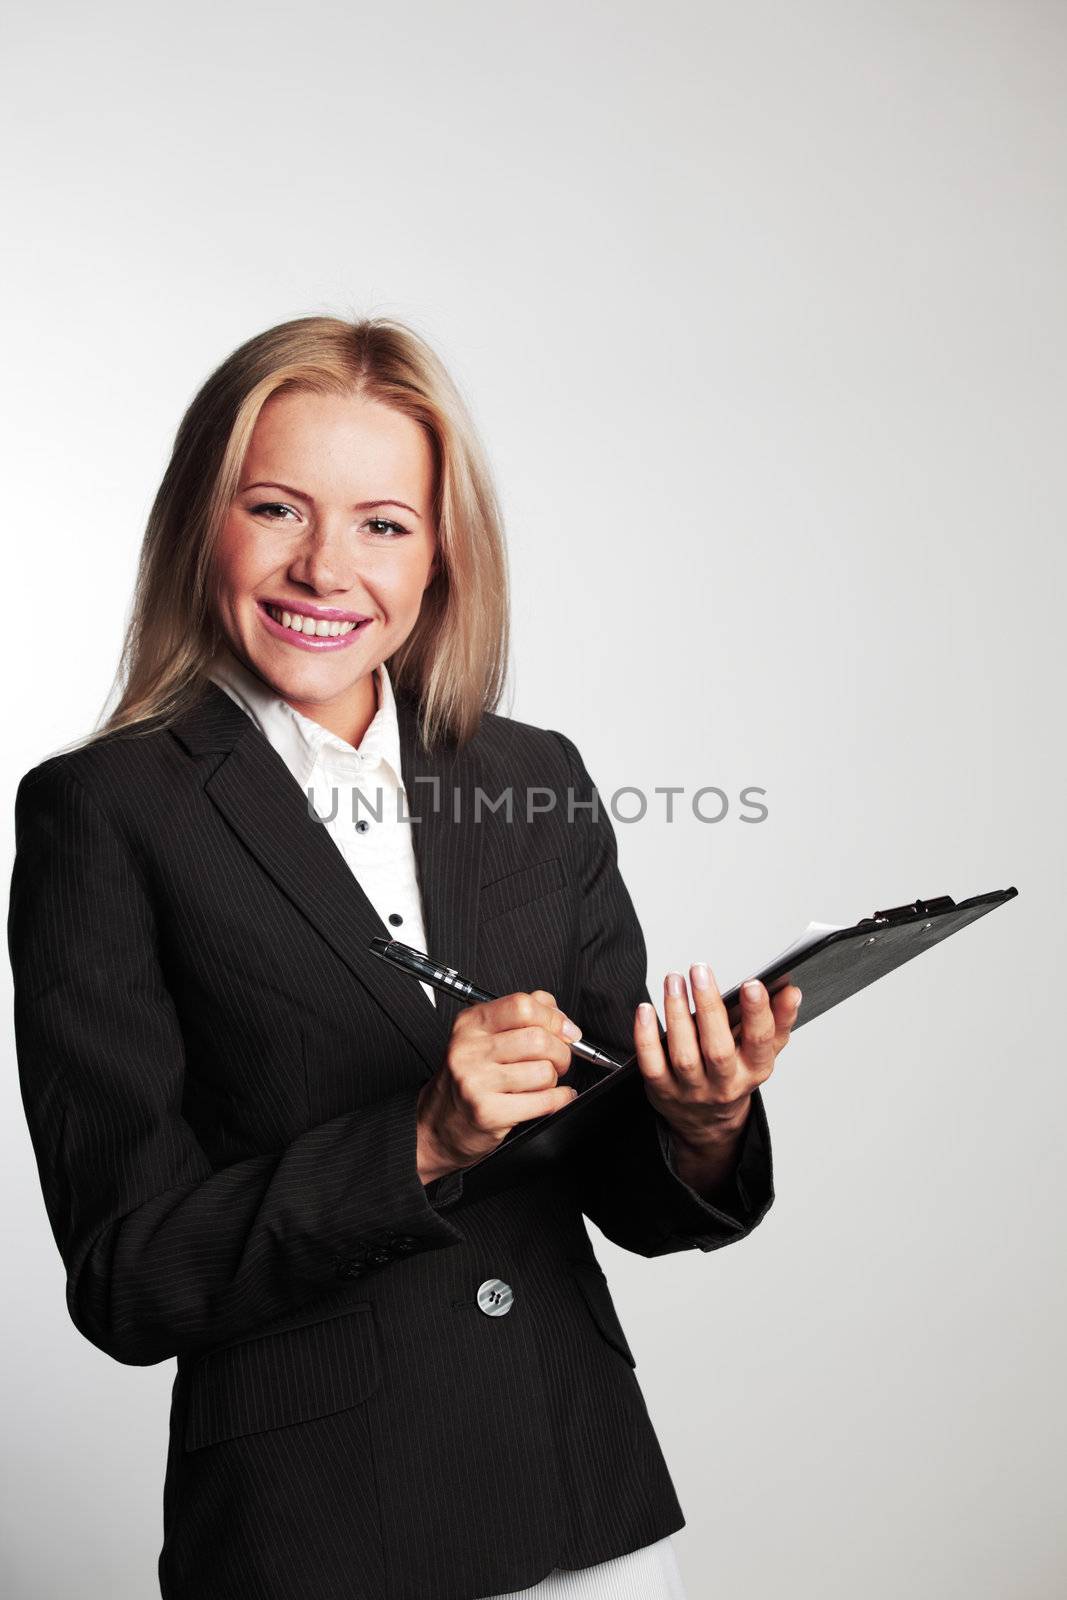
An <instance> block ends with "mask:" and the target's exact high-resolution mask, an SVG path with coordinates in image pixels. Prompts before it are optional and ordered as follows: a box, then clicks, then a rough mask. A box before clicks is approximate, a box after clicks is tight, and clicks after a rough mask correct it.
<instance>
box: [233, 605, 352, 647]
mask: <svg viewBox="0 0 1067 1600" xmlns="http://www.w3.org/2000/svg"><path fill="white" fill-rule="evenodd" d="M256 609H257V611H258V612H259V615H260V616H261V617H262V619H263V622H264V624H265V626H266V627H267V629H268V630H269V631H270V632H271V633H272V634H274V636H275V638H281V639H284V640H285V641H286V643H287V644H293V645H296V646H298V647H299V648H302V649H305V650H331V649H332V650H336V649H339V648H343V647H344V646H345V645H347V644H350V643H351V642H352V640H353V639H354V638H355V637H356V635H357V634H360V633H363V632H364V631H365V630H366V628H367V627H368V625H369V624H370V623H371V622H372V621H373V620H374V619H373V618H372V617H366V616H364V615H363V614H362V613H361V612H359V611H341V610H338V608H337V607H336V606H311V605H308V604H307V603H306V602H303V601H301V602H296V601H288V602H282V601H275V600H257V601H256Z"/></svg>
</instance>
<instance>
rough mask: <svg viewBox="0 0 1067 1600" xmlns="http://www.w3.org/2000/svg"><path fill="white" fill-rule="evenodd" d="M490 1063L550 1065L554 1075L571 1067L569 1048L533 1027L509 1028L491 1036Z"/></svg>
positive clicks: (545, 1029)
mask: <svg viewBox="0 0 1067 1600" xmlns="http://www.w3.org/2000/svg"><path fill="white" fill-rule="evenodd" d="M491 1048H492V1059H493V1061H494V1063H496V1064H498V1065H507V1064H508V1063H510V1062H513V1061H550V1062H551V1063H552V1065H553V1067H554V1068H555V1069H556V1071H557V1072H560V1073H562V1072H566V1070H567V1068H568V1067H569V1066H570V1064H571V1052H570V1046H569V1045H567V1044H565V1043H564V1041H563V1040H562V1039H561V1038H559V1036H558V1035H557V1034H555V1033H553V1032H552V1030H551V1029H549V1028H544V1027H540V1026H538V1025H536V1024H532V1025H531V1026H530V1027H528V1028H508V1029H507V1030H506V1031H505V1032H503V1033H498V1034H496V1035H495V1036H494V1038H493V1042H492V1047H491Z"/></svg>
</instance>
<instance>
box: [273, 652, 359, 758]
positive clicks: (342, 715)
mask: <svg viewBox="0 0 1067 1600" xmlns="http://www.w3.org/2000/svg"><path fill="white" fill-rule="evenodd" d="M286 699H287V700H288V701H289V704H290V705H291V706H292V708H293V710H294V711H299V712H301V713H302V715H304V716H305V717H310V718H311V720H312V722H317V723H318V724H319V726H320V727H323V728H326V729H327V730H328V732H330V733H335V734H336V735H337V737H338V738H339V739H344V740H345V742H346V743H347V744H350V745H352V747H353V748H354V749H358V747H359V745H360V744H362V742H363V736H364V734H365V733H366V731H367V729H368V728H369V727H370V725H371V723H372V722H373V721H374V718H375V717H376V716H377V714H378V708H379V706H380V705H381V694H380V692H379V687H378V671H377V669H375V670H374V671H373V672H368V673H366V674H365V675H364V676H363V677H362V678H360V679H359V680H358V682H356V683H354V684H353V685H352V687H351V689H349V690H348V692H347V694H345V695H342V696H341V697H339V698H338V699H337V700H330V701H328V702H327V703H326V704H324V705H323V704H308V703H307V702H305V701H301V700H292V699H290V698H289V696H288V695H287V696H286Z"/></svg>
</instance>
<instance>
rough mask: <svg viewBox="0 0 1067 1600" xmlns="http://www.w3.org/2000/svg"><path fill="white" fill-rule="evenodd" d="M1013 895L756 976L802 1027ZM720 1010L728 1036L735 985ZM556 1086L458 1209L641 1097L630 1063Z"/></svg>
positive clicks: (820, 948)
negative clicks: (793, 993) (562, 1095)
mask: <svg viewBox="0 0 1067 1600" xmlns="http://www.w3.org/2000/svg"><path fill="white" fill-rule="evenodd" d="M1017 894H1018V890H1017V889H1014V888H1011V889H997V890H994V891H992V892H991V893H989V894H979V895H975V896H973V898H972V899H970V900H961V901H960V902H959V904H956V902H955V901H953V899H952V898H951V896H950V895H941V896H940V897H938V898H937V899H934V900H915V901H913V902H912V903H911V904H910V905H906V906H891V907H889V909H888V910H886V911H876V912H875V913H874V915H873V916H872V917H863V918H862V919H861V920H860V921H859V922H857V923H856V924H855V926H854V927H851V928H837V929H835V930H834V931H833V932H832V933H827V934H824V935H822V936H821V937H819V938H817V939H816V940H815V942H814V943H813V944H810V945H808V946H807V947H806V948H805V949H803V950H801V951H800V952H799V953H798V954H795V955H793V956H790V957H788V958H787V959H785V960H782V959H780V958H779V959H777V960H775V961H774V962H772V964H771V965H770V966H768V967H766V968H764V969H763V970H762V971H761V972H758V973H756V974H755V976H756V977H758V978H760V979H761V980H762V982H763V983H764V984H765V985H766V986H767V989H768V991H769V992H770V993H771V994H772V995H774V994H777V992H778V990H779V989H783V988H785V987H786V986H787V985H788V984H790V983H794V982H795V983H797V984H798V985H799V987H800V988H801V989H802V990H803V991H804V1002H803V1004H802V1006H801V1008H800V1016H799V1017H798V1019H797V1023H796V1028H801V1027H803V1026H804V1025H805V1024H806V1023H809V1022H813V1021H814V1020H815V1018H816V1017H820V1016H822V1014H823V1012H825V1011H829V1010H830V1009H831V1008H832V1007H833V1006H837V1005H840V1004H841V1002H842V1000H847V999H848V998H849V996H850V995H853V994H858V993H859V991H860V990H861V989H866V988H867V987H868V985H869V984H872V983H875V982H876V981H877V980H878V979H879V978H884V977H885V975H886V974H887V973H888V972H893V971H894V970H895V969H896V968H897V967H902V966H903V965H904V964H905V962H907V961H913V960H914V959H915V957H916V956H920V955H923V954H924V952H925V951H927V950H931V949H933V947H934V945H937V944H941V943H942V942H943V941H944V940H945V939H948V938H950V937H951V936H952V934H954V933H958V932H959V931H960V929H961V928H966V927H968V926H969V925H970V924H971V923H972V922H977V921H978V919H979V917H984V916H985V915H986V914H987V912H990V911H995V910H996V908H997V906H1001V905H1004V904H1005V902H1006V901H1008V900H1012V899H1014V898H1015V896H1016V895H1017ZM723 1004H724V1005H725V1006H726V1011H727V1015H728V1016H729V1018H730V1022H731V1025H732V1026H733V1027H735V1028H736V1027H737V1025H738V1023H739V1019H740V1012H741V1004H740V986H739V985H738V986H737V987H735V988H733V989H731V990H729V991H728V993H726V994H724V995H723ZM796 1028H794V1030H793V1031H794V1032H795V1031H796ZM592 1042H595V1041H592ZM608 1053H609V1054H610V1053H611V1052H610V1051H609V1052H608ZM564 1081H565V1082H567V1083H573V1084H574V1086H575V1088H577V1089H578V1090H579V1093H578V1098H577V1099H576V1100H572V1101H571V1103H570V1104H569V1105H566V1106H563V1107H562V1108H561V1109H560V1110H559V1111H553V1112H550V1113H549V1115H548V1116H545V1117H538V1118H536V1119H535V1120H533V1121H531V1122H526V1123H519V1124H517V1125H516V1126H515V1127H514V1128H512V1129H511V1130H510V1132H509V1133H508V1134H507V1135H506V1137H505V1138H504V1139H503V1140H502V1141H501V1143H500V1144H499V1145H497V1147H496V1149H495V1150H491V1151H490V1152H489V1154H488V1155H486V1156H482V1157H480V1159H479V1160H478V1161H476V1162H474V1163H473V1164H472V1165H471V1166H469V1167H465V1168H464V1169H463V1189H462V1193H461V1195H460V1197H459V1198H458V1199H457V1201H456V1202H455V1204H456V1207H457V1208H458V1207H461V1206H462V1205H463V1204H464V1202H465V1201H468V1200H479V1199H481V1198H482V1197H483V1196H485V1195H489V1194H495V1193H497V1192H498V1191H499V1190H501V1189H504V1188H510V1187H512V1186H513V1185H515V1184H519V1183H523V1182H525V1181H527V1180H529V1179H531V1178H536V1177H541V1176H543V1173H544V1169H545V1166H546V1164H556V1163H561V1162H566V1161H568V1160H571V1159H572V1158H573V1157H574V1156H575V1155H576V1154H578V1153H580V1151H581V1148H582V1146H583V1145H584V1144H585V1143H586V1142H587V1141H589V1140H595V1139H596V1138H597V1137H598V1135H599V1136H601V1137H603V1136H605V1132H606V1130H607V1129H608V1128H609V1127H610V1124H611V1122H612V1121H613V1120H614V1118H615V1116H617V1115H619V1116H625V1115H626V1113H627V1111H628V1110H631V1109H633V1108H634V1107H635V1106H636V1105H637V1104H638V1102H639V1101H640V1100H641V1099H647V1096H646V1095H645V1089H644V1082H643V1080H642V1077H641V1072H640V1068H639V1067H638V1065H637V1057H636V1055H631V1056H630V1057H629V1058H628V1059H627V1060H626V1061H624V1062H623V1063H622V1064H621V1065H620V1066H619V1067H617V1068H616V1069H614V1070H613V1071H605V1072H601V1071H600V1070H599V1069H597V1068H594V1067H592V1066H590V1065H589V1064H588V1063H587V1062H583V1061H580V1060H579V1058H578V1057H577V1056H574V1057H572V1060H571V1069H570V1072H569V1073H568V1074H567V1077H566V1079H565V1080H564Z"/></svg>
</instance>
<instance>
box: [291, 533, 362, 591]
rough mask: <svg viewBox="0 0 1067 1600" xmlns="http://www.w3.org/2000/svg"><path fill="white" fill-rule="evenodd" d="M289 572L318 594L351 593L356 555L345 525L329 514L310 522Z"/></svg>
mask: <svg viewBox="0 0 1067 1600" xmlns="http://www.w3.org/2000/svg"><path fill="white" fill-rule="evenodd" d="M288 576H289V578H290V579H291V580H292V581H293V582H294V583H300V584H303V585H304V586H305V587H306V588H308V589H312V590H314V592H315V593H316V594H323V595H325V594H343V593H347V591H348V590H349V589H351V587H352V584H353V582H354V581H355V578H356V559H355V551H354V550H353V548H352V544H351V541H350V540H349V539H348V537H347V536H346V532H345V529H344V528H343V526H341V525H340V524H339V523H337V522H335V521H333V520H332V519H330V518H328V517H322V518H319V519H317V520H316V521H315V522H314V523H311V524H309V525H308V530H307V534H306V536H305V538H304V539H303V541H302V542H301V544H300V546H299V548H298V549H297V550H296V551H294V553H293V557H292V560H291V561H290V563H289V569H288Z"/></svg>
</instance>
